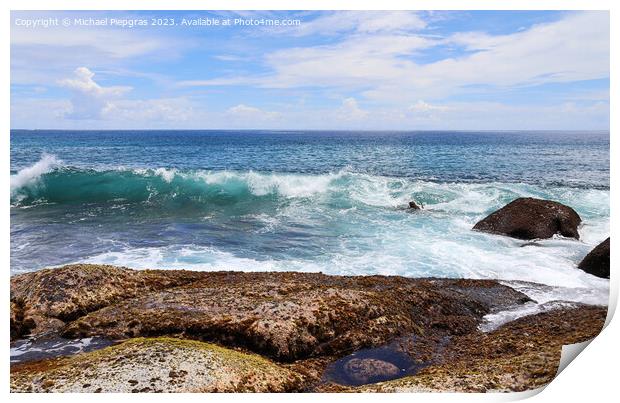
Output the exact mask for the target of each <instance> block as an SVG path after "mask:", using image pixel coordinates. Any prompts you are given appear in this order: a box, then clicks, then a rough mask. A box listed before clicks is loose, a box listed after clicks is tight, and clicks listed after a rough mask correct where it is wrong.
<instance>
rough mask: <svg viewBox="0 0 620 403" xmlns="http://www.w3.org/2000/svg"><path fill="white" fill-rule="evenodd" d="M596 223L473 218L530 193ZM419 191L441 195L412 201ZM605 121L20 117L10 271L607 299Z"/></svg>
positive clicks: (15, 134)
mask: <svg viewBox="0 0 620 403" xmlns="http://www.w3.org/2000/svg"><path fill="white" fill-rule="evenodd" d="M520 196H533V197H540V198H548V199H553V200H557V201H560V202H562V203H565V204H567V205H570V206H571V207H573V208H574V209H575V210H577V212H578V213H579V214H580V215H581V217H582V218H583V220H584V223H583V225H582V227H581V228H580V233H581V235H582V238H581V240H579V241H576V240H567V239H562V238H554V239H550V240H545V241H541V242H539V243H538V245H539V246H524V247H522V245H523V244H524V242H523V241H519V240H514V239H510V238H506V237H500V236H494V235H488V234H482V233H477V232H473V231H471V227H472V226H473V225H474V224H475V223H476V222H477V221H478V220H479V219H481V218H483V217H484V216H485V215H487V214H488V213H490V212H492V211H493V210H495V209H497V208H499V207H501V206H503V205H504V204H506V203H508V202H510V201H511V200H513V199H514V198H516V197H520ZM410 200H415V201H417V202H419V203H422V204H423V205H424V207H425V209H424V210H423V211H420V212H411V211H408V210H407V209H406V206H407V203H408V202H409V201H410ZM609 210H610V207H609V134H608V133H601V132H585V133H581V132H498V133H491V132H482V133H474V132H417V133H416V132H413V133H403V132H398V133H387V132H385V133H384V132H361V133H359V132H268V131H245V132H234V131H226V132H222V131H220V132H218V131H208V132H196V131H168V132H166V131H157V132H153V131H131V132H117V131H110V132H100V131H97V132H95V131H93V132H69V131H12V132H11V273H13V274H15V273H21V272H26V271H32V270H38V269H40V268H43V267H48V266H57V265H61V264H66V263H71V262H96V263H110V264H116V265H125V266H128V267H133V268H186V269H195V270H296V271H322V272H324V273H331V274H374V273H378V274H397V275H404V276H411V277H422V276H424V277H426V276H436V277H473V278H500V279H504V280H525V281H534V282H539V283H543V284H548V285H552V286H555V287H556V288H555V289H556V290H562V293H561V295H563V296H564V297H566V296H567V295H570V298H569V297H566V298H567V299H570V300H584V301H601V298H603V297H605V298H606V295H607V294H605V293H604V291H605V290H606V287H607V281H605V280H601V279H597V278H595V277H593V276H590V275H587V274H585V273H583V272H581V271H579V270H577V269H576V268H575V267H576V264H577V263H578V262H579V261H580V259H581V258H583V256H585V254H586V253H587V252H588V251H589V250H590V249H591V248H592V247H593V246H594V245H596V244H597V243H599V242H600V241H602V240H603V239H605V238H606V237H607V236H608V235H609Z"/></svg>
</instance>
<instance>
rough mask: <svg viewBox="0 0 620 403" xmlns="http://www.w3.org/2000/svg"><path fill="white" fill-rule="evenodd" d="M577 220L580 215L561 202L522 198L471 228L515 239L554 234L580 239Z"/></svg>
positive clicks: (546, 236) (540, 237)
mask: <svg viewBox="0 0 620 403" xmlns="http://www.w3.org/2000/svg"><path fill="white" fill-rule="evenodd" d="M580 223H581V217H579V214H577V212H576V211H575V210H573V209H572V208H570V207H568V206H565V205H564V204H561V203H558V202H555V201H551V200H542V199H535V198H532V197H522V198H518V199H516V200H513V201H512V202H510V203H508V204H507V205H506V206H504V207H502V208H501V209H499V210H497V211H495V212H494V213H492V214H490V215H489V216H487V217H486V218H484V219H483V220H481V221H479V222H478V223H477V224H476V225H475V226H474V228H473V229H474V230H477V231H482V232H489V233H492V234H501V235H507V236H509V237H512V238H518V239H546V238H551V237H552V236H554V235H556V234H559V235H562V236H565V237H568V238H576V239H579V232H578V231H577V228H578V226H579V224H580Z"/></svg>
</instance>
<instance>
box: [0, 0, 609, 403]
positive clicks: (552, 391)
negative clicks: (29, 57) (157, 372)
mask: <svg viewBox="0 0 620 403" xmlns="http://www.w3.org/2000/svg"><path fill="white" fill-rule="evenodd" d="M2 4H3V7H2V19H0V21H1V22H3V23H4V24H3V25H2V28H1V29H2V38H3V40H2V53H3V54H4V57H3V58H2V60H3V63H2V75H1V77H2V78H1V80H2V84H3V85H2V88H4V89H5V91H6V92H5V94H4V96H3V97H2V98H0V99H1V100H2V101H1V102H2V111H3V117H4V119H3V120H2V123H3V125H4V128H5V129H4V133H5V135H6V138H5V139H4V140H3V141H2V150H3V154H2V155H3V156H4V158H2V167H1V168H0V169H2V170H3V171H4V172H5V174H4V175H3V176H2V177H1V179H0V180H1V183H0V189H1V190H0V192H1V193H2V198H3V199H4V200H5V203H4V204H3V207H2V209H3V215H2V216H1V218H0V220H1V222H2V226H3V228H4V230H3V231H2V234H1V235H0V242H1V244H0V245H1V246H0V247H1V248H2V249H0V250H2V251H4V252H5V253H3V254H2V255H1V256H2V262H3V263H4V265H2V267H3V268H4V269H3V270H4V276H5V277H4V281H3V282H2V293H3V295H2V297H1V298H2V300H3V301H8V296H9V281H8V280H9V270H8V267H9V266H10V260H9V250H10V248H9V242H10V241H9V234H10V230H9V214H10V211H9V203H8V202H6V201H8V200H9V197H10V196H9V175H8V174H7V173H8V172H9V170H10V164H9V161H10V156H9V131H10V109H9V106H10V92H9V91H7V90H8V89H9V88H10V66H9V57H10V46H9V38H10V23H9V21H10V15H9V13H10V10H11V9H14V10H174V9H178V10H407V9H409V10H476V9H481V10H611V13H610V14H611V44H612V45H611V49H610V51H611V55H610V56H611V59H610V60H611V69H610V71H612V72H616V71H618V69H617V67H618V62H617V53H618V51H617V49H615V48H617V43H618V41H617V40H616V41H614V38H618V34H619V32H618V23H619V18H618V15H619V13H620V12H619V11H618V10H619V8H620V6H619V4H620V2H618V1H612V0H590V1H586V0H564V1H559V0H538V1H536V0H469V1H465V0H433V1H429V0H427V1H423V0H408V1H405V0H382V1H380V2H378V1H366V0H358V1H354V0H350V1H345V0H332V1H326V0H290V1H278V0H263V1H261V2H260V3H258V2H256V1H252V0H228V1H225V0H210V1H208V2H206V1H198V0H150V1H137V0H133V1H131V0H108V1H87V0H82V1H75V0H74V1H72V0H55V1H46V0H22V1H17V0H5V1H3V2H2ZM614 45H615V46H614ZM610 90H611V91H610V95H611V104H610V109H611V110H612V111H613V110H614V105H615V103H614V100H615V99H616V96H617V95H618V81H617V80H615V77H614V78H612V80H611V88H610ZM610 125H611V126H610V130H611V131H610V132H611V133H612V136H611V137H612V139H611V172H612V176H611V178H612V185H611V205H612V206H615V205H617V202H618V201H619V200H620V199H619V198H618V190H617V186H616V183H614V178H616V173H615V171H616V170H617V160H618V156H619V155H618V147H617V144H616V141H615V140H614V138H613V133H615V128H616V126H617V119H616V118H615V117H614V115H613V114H612V115H611V116H610ZM614 211H615V210H614V209H612V215H611V217H612V218H611V220H612V221H611V232H615V228H616V225H615V224H616V222H615V220H614V219H613V217H614ZM612 244H613V249H614V250H617V249H616V247H617V246H618V245H620V244H619V243H618V242H617V239H616V238H614V239H613V240H612ZM615 256H616V255H615V254H612V267H613V268H615V269H617V266H618V261H619V260H620V259H617V258H615ZM610 289H611V296H610V314H609V316H608V322H609V319H610V318H611V316H612V315H613V312H614V310H615V307H616V301H617V297H618V273H617V270H615V271H614V270H612V280H611V287H610ZM5 303H6V302H5ZM8 313H9V312H8V304H6V305H5V309H4V314H3V319H2V320H3V322H2V323H4V324H5V326H6V327H3V329H5V330H4V340H5V341H4V342H3V343H4V346H5V348H4V350H3V351H4V356H3V358H0V359H1V360H2V362H3V363H4V365H3V366H2V374H1V376H2V379H3V380H4V381H5V382H4V383H3V387H4V389H3V390H4V393H6V395H8V397H9V398H10V399H12V400H15V401H25V400H28V401H31V400H32V401H38V400H42V399H45V401H81V400H83V399H84V398H85V397H86V396H84V395H71V394H55V395H47V396H41V395H34V394H27V395H18V394H9V392H8V390H9V385H8V379H9V364H8V363H9V357H8V344H9V331H8V326H7V325H8ZM617 322H618V321H617V320H616V321H614V322H612V323H611V324H609V326H607V327H606V328H605V329H604V330H603V332H602V333H601V334H600V335H599V336H598V337H597V338H596V339H595V340H594V341H593V342H592V343H591V344H590V345H589V346H588V347H587V349H586V353H585V354H581V355H580V356H579V357H578V358H577V359H576V362H575V363H574V364H571V365H569V366H568V367H567V368H566V370H564V371H563V372H562V373H561V374H560V375H559V376H558V378H557V379H555V380H554V381H553V382H552V383H551V384H550V385H549V386H548V387H547V388H546V389H545V390H544V392H543V393H540V394H537V393H538V392H540V391H541V390H538V391H533V392H525V393H516V394H486V395H482V394H392V395H384V394H338V395H336V394H330V395H320V396H319V395H317V394H298V395H295V396H287V395H267V394H265V395H246V394H228V395H223V394H218V395H200V394H195V395H189V394H185V395H183V396H176V395H175V396H170V395H156V394H153V395H146V394H142V395H131V396H129V395H121V394H115V395H105V394H104V395H89V396H88V397H87V398H88V399H89V400H90V399H92V400H93V401H101V402H104V401H105V402H107V401H109V400H110V399H121V400H125V399H127V400H129V399H131V400H132V401H147V400H148V401H149V402H160V401H168V400H169V399H183V400H187V401H204V400H209V401H211V400H221V401H233V400H234V401H239V400H248V401H249V400H252V401H253V402H256V401H258V402H262V401H268V400H269V401H283V400H285V399H288V398H290V397H292V398H294V399H295V400H296V401H315V400H316V399H317V398H320V399H325V398H327V399H330V400H331V399H334V400H340V401H345V400H346V401H353V400H355V401H356V403H357V402H358V401H360V400H361V401H368V402H370V401H376V399H381V400H383V399H389V400H393V401H403V402H404V401H409V400H411V399H414V400H418V401H425V402H426V401H441V402H444V401H456V402H461V401H500V400H502V401H506V400H517V399H522V398H525V397H529V396H532V395H536V396H535V397H534V398H533V401H536V402H545V401H562V402H572V401H579V402H581V403H582V402H584V401H596V402H600V401H610V400H612V399H614V397H612V396H614V395H616V398H617V389H618V388H617V386H616V385H617V382H618V379H617V370H618V363H617V359H618V357H619V354H618V353H619V351H620V348H619V344H620V326H619V325H618V323H617Z"/></svg>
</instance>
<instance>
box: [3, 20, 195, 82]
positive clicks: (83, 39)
mask: <svg viewBox="0 0 620 403" xmlns="http://www.w3.org/2000/svg"><path fill="white" fill-rule="evenodd" d="M78 16H79V17H83V18H88V17H90V16H92V17H95V18H101V15H100V14H99V15H97V12H87V11H80V12H70V11H68V12H52V11H45V12H36V11H18V12H14V13H12V17H14V18H22V19H28V18H41V17H46V18H47V17H57V18H58V19H59V20H62V19H63V18H70V19H73V18H74V17H78ZM117 16H118V17H119V18H123V15H120V14H117ZM126 17H128V18H132V16H131V15H129V14H127V15H126ZM191 46H194V42H193V40H192V39H191V38H185V39H184V40H183V41H179V40H177V39H175V38H174V37H173V36H170V35H168V36H164V35H161V34H157V33H155V31H153V30H144V29H120V28H119V29H114V28H111V27H93V26H71V27H63V26H58V27H49V28H45V29H32V28H26V27H22V26H18V25H15V24H13V25H12V26H11V83H12V84H31V85H41V84H43V85H44V84H46V83H48V82H49V81H50V80H58V79H60V78H62V77H63V75H64V74H65V72H66V71H67V70H68V69H70V68H74V67H75V66H78V65H84V64H87V65H89V66H97V68H98V69H100V70H101V69H104V68H117V67H121V66H122V65H123V64H124V63H125V62H126V61H127V60H129V59H132V58H137V57H141V58H143V59H147V58H148V59H151V60H159V59H162V58H166V59H167V60H170V59H173V58H176V57H178V56H179V55H180V54H181V52H182V51H183V50H184V49H187V48H189V47H191Z"/></svg>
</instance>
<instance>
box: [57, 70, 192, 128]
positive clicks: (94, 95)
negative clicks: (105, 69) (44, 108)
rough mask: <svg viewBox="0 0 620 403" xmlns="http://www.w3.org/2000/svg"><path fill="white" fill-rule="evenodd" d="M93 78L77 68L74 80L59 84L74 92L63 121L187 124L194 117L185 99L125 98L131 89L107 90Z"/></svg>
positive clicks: (61, 81) (63, 114)
mask: <svg viewBox="0 0 620 403" xmlns="http://www.w3.org/2000/svg"><path fill="white" fill-rule="evenodd" d="M94 78H95V73H93V72H92V71H90V70H89V69H88V68H87V67H78V68H77V69H75V71H74V73H73V77H70V78H65V79H62V80H59V81H58V85H59V86H61V87H65V88H69V89H70V90H71V92H72V98H71V101H70V104H69V107H68V108H67V107H63V108H62V116H63V117H64V118H66V119H76V120H111V121H135V122H151V121H184V120H187V119H189V118H190V117H191V115H192V112H193V108H192V107H191V105H190V104H189V102H188V101H187V100H186V99H185V98H160V99H147V100H140V99H122V96H123V95H126V94H128V93H129V92H130V91H131V90H132V88H131V87H127V86H108V87H105V86H102V85H100V84H99V83H97V82H96V81H95V80H94Z"/></svg>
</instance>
